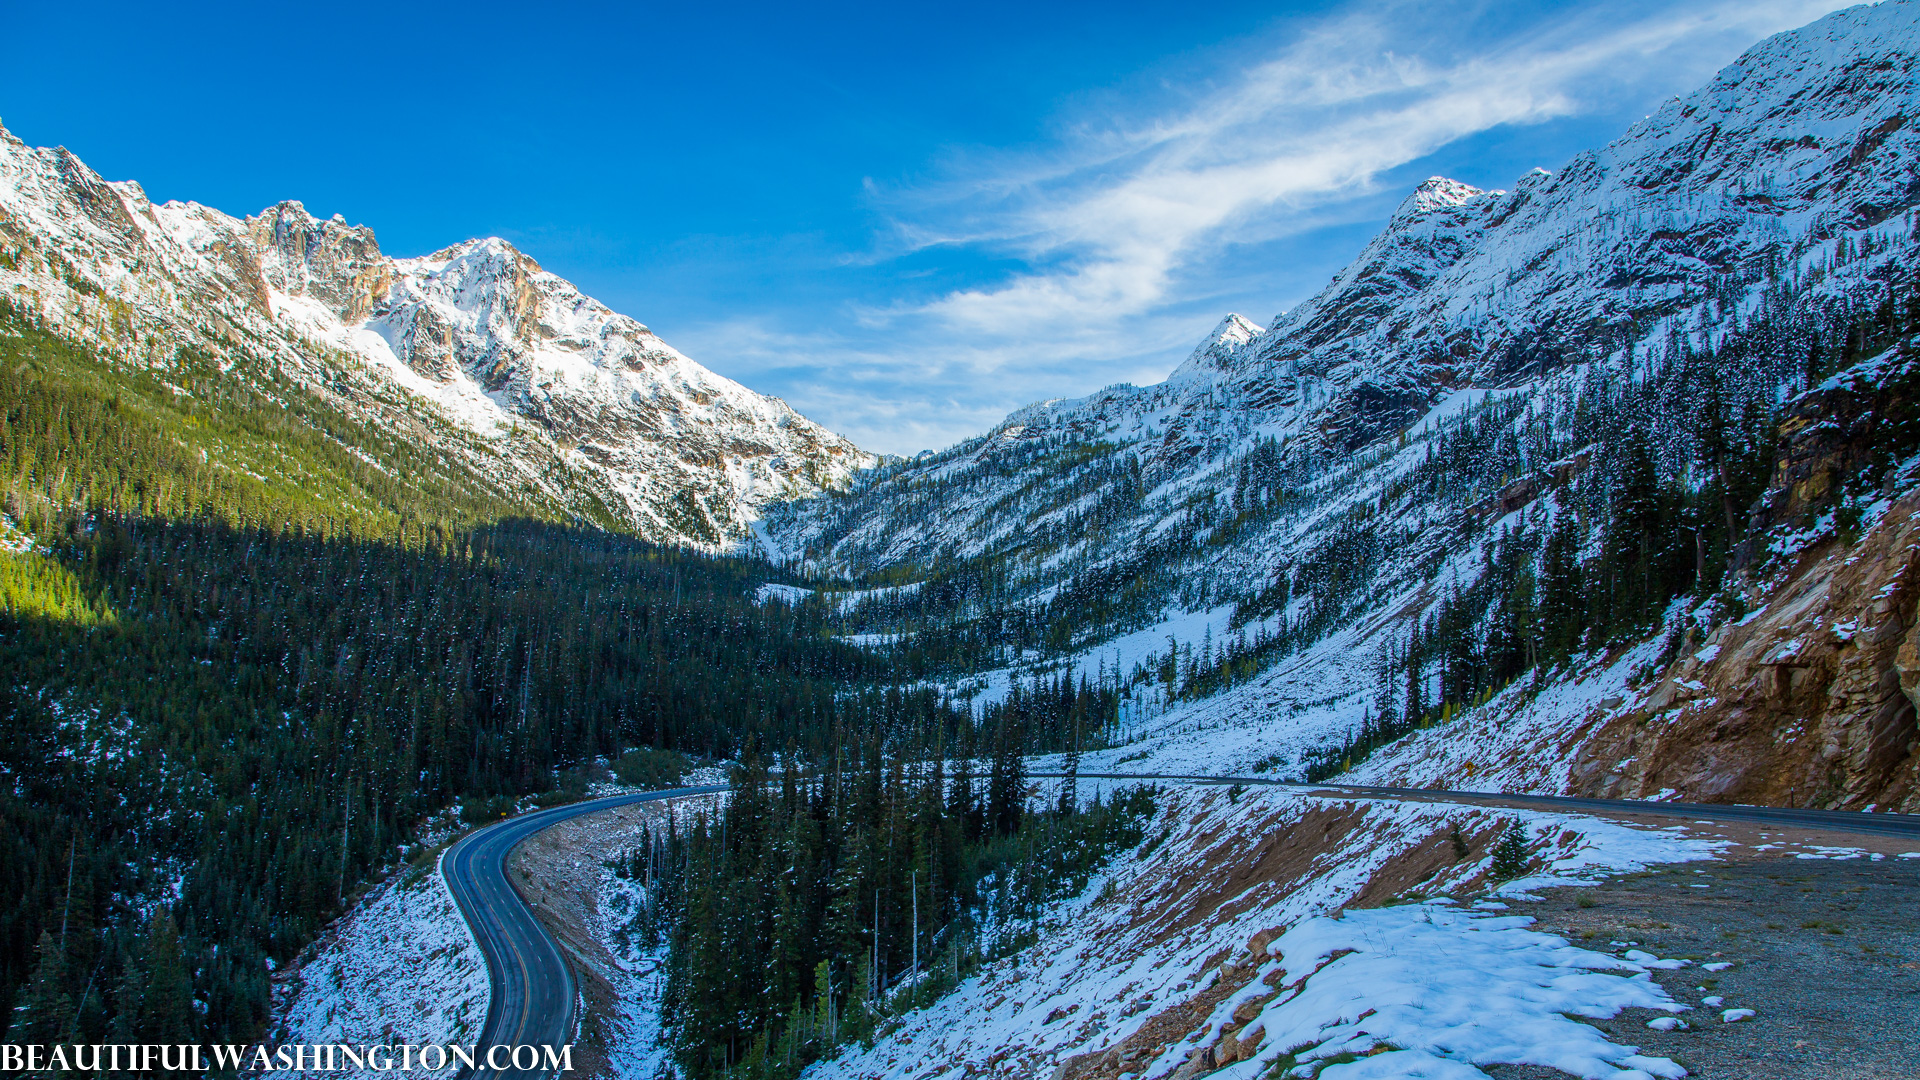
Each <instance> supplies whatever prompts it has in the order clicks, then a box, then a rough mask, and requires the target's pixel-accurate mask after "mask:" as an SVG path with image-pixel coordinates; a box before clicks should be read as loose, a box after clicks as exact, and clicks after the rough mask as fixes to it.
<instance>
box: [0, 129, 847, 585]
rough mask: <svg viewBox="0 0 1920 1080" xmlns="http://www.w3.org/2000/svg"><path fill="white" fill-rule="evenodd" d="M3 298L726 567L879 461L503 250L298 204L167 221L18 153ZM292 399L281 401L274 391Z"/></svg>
mask: <svg viewBox="0 0 1920 1080" xmlns="http://www.w3.org/2000/svg"><path fill="white" fill-rule="evenodd" d="M0 297H4V298H5V299H6V301H7V302H8V304H10V305H11V306H12V307H13V309H14V311H15V312H16V313H18V314H19V315H20V316H21V317H26V318H31V319H34V320H36V321H39V322H41V323H43V324H45V325H47V326H49V327H51V328H53V329H55V330H56V331H57V332H59V333H61V334H63V335H66V336H69V337H71V338H73V339H74V340H76V341H78V342H81V343H83V344H86V345H88V346H90V347H92V348H94V349H95V350H97V351H99V352H101V353H103V354H105V355H108V356H111V357H115V358H117V359H118V360H119V361H121V362H125V363H132V364H141V365H146V366H148V367H163V366H165V365H166V364H167V363H169V362H170V360H171V358H172V357H174V356H175V354H176V350H179V349H189V350H193V351H195V352H197V353H199V354H202V355H207V356H213V357H218V358H221V360H222V363H223V366H225V367H227V368H228V370H229V371H231V372H233V373H234V374H235V377H243V378H251V379H256V380H260V379H267V373H269V372H271V373H276V374H277V375H278V376H280V377H284V378H285V379H286V381H287V382H289V383H290V384H293V385H295V386H298V387H301V388H304V389H306V390H307V391H308V392H312V393H317V394H322V395H325V396H327V397H328V399H329V400H330V401H334V402H335V403H337V404H341V405H344V406H345V407H347V408H348V409H349V410H350V411H351V412H352V413H353V414H354V415H357V416H360V417H362V418H365V419H367V420H369V421H371V422H374V423H376V424H379V425H383V426H387V427H390V428H393V429H395V430H398V431H400V432H402V433H404V434H405V435H406V436H407V437H409V438H418V437H421V436H422V434H423V433H425V436H426V437H429V438H433V439H437V440H440V441H441V443H442V445H443V449H444V450H445V452H446V453H447V454H448V455H450V456H454V457H458V458H461V459H463V460H465V461H466V462H467V463H468V464H470V465H471V466H472V467H474V468H475V469H477V470H479V471H481V472H483V473H485V474H488V475H490V476H492V477H494V478H495V481H496V482H497V483H498V485H499V486H500V487H501V489H502V490H503V491H507V492H509V493H515V492H517V493H520V494H522V495H524V496H525V497H527V498H532V499H537V500H540V501H543V502H546V503H549V504H552V503H558V504H560V505H561V506H570V507H573V508H575V512H577V513H580V514H581V515H582V516H588V517H592V518H595V519H604V518H605V517H606V516H607V515H608V514H610V515H611V516H612V519H613V521H615V522H622V523H624V524H625V525H626V526H628V527H630V528H633V529H635V530H636V531H638V532H640V533H641V534H642V535H645V536H649V537H651V538H654V539H659V540H664V541H670V542H685V543H694V544H697V545H701V546H706V547H715V546H719V545H722V544H724V543H726V542H727V541H728V540H729V539H730V538H732V537H737V536H739V535H741V534H743V533H744V532H745V529H746V526H747V523H748V522H749V521H750V520H752V519H753V518H754V517H756V516H757V515H758V513H759V508H760V507H761V506H763V505H764V504H765V503H767V502H768V501H770V500H774V499H782V498H795V497H802V496H806V495H811V494H816V493H818V492H820V491H822V490H825V489H827V488H829V487H832V486H834V485H837V484H840V483H843V482H844V481H845V480H846V478H847V477H848V476H849V475H850V474H851V473H852V472H854V471H855V470H857V469H860V468H863V467H865V466H867V465H869V464H871V463H872V462H873V461H874V460H875V459H874V458H873V457H872V456H871V455H869V454H866V453H864V452H863V451H861V450H860V449H859V448H858V447H856V446H854V445H853V444H852V443H850V442H848V441H847V440H845V439H843V438H840V437H839V436H837V435H834V434H833V433H832V432H830V431H827V430H826V429H824V428H821V427H820V426H819V425H817V424H814V423H812V422H811V421H809V420H807V419H806V418H805V417H802V416H800V415H799V414H798V413H795V412H794V411H793V410H792V409H790V408H788V407H787V406H786V404H785V403H783V402H781V401H780V400H778V399H776V398H771V397H767V396H765V395H762V394H756V393H754V392H752V391H750V390H748V389H746V388H745V387H743V386H740V385H739V384H738V383H735V382H733V381H731V380H729V379H725V378H722V377H720V376H718V375H715V374H714V373H712V372H711V371H708V370H707V369H705V368H703V367H701V366H700V365H699V364H696V363H694V362H693V361H692V360H689V359H688V358H687V357H685V356H683V355H681V354H680V353H678V352H676V351H675V350H674V349H673V348H672V347H670V346H668V345H667V344H666V343H665V342H663V341H661V340H660V339H659V338H658V337H657V336H655V335H654V334H653V333H652V332H651V331H649V330H648V329H647V328H646V327H645V326H643V325H641V324H640V323H638V322H636V321H634V320H633V319H630V318H627V317H626V316H624V315H620V314H618V313H616V312H613V311H611V310H609V309H607V308H606V307H605V306H604V305H602V304H600V303H599V302H597V301H595V300H593V299H592V298H590V297H587V296H584V295H582V294H581V293H580V291H579V290H578V289H576V288H575V287H574V286H573V285H571V284H570V283H568V282H566V281H564V280H562V279H561V278H559V277H557V276H555V275H553V274H550V273H548V272H546V271H544V270H542V269H541V268H540V266H539V264H538V263H536V262H534V260H533V259H531V258H529V257H528V256H526V255H525V254H523V253H521V252H519V251H516V250H515V249H514V248H513V247H512V246H511V245H510V244H507V243H506V242H505V241H502V240H498V239H488V240H476V241H469V242H466V243H462V244H457V245H454V246H453V247H450V248H447V249H445V250H443V251H440V252H436V253H435V254H433V255H430V256H427V257H426V258H421V259H393V258H390V257H388V256H387V255H385V254H384V253H382V252H381V250H380V247H379V244H378V243H377V241H376V239H375V237H374V234H373V231H372V230H370V229H368V228H366V227H365V226H358V225H349V224H347V223H346V222H345V221H344V220H342V219H340V218H339V217H335V218H333V219H331V220H319V219H316V218H314V217H313V216H312V215H310V214H308V213H307V212H306V210H305V209H304V208H303V207H302V206H301V205H300V204H299V203H295V202H284V203H280V204H279V205H277V206H274V207H270V208H269V209H267V210H265V211H263V212H262V213H260V214H259V215H257V216H255V217H251V218H246V219H235V218H231V217H228V216H226V215H225V214H222V213H220V212H219V211H216V210H212V209H209V208H207V207H203V206H198V205H195V204H191V203H187V204H182V203H167V204H165V205H161V206H155V205H153V204H152V203H151V202H150V201H149V200H148V199H147V198H146V195H145V194H144V193H143V192H142V191H141V189H140V188H139V186H138V185H137V184H133V183H109V182H107V181H105V180H103V179H101V178H100V177H99V175H98V174H96V173H94V172H93V170H91V169H89V168H87V166H86V165H85V164H83V163H82V162H81V161H79V159H77V158H75V157H74V156H73V155H72V154H71V153H69V152H67V151H66V150H64V149H56V150H44V149H34V148H30V147H28V146H26V145H24V144H23V143H21V142H20V141H19V140H17V139H15V138H13V137H12V136H11V135H8V134H6V133H5V132H4V131H0ZM268 381H271V379H268Z"/></svg>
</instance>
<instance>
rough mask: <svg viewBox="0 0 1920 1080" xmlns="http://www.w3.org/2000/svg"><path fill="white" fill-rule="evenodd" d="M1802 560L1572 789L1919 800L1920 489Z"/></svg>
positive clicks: (1603, 743)
mask: <svg viewBox="0 0 1920 1080" xmlns="http://www.w3.org/2000/svg"><path fill="white" fill-rule="evenodd" d="M1795 562H1796V565H1795V566H1793V567H1792V568H1791V569H1790V570H1788V571H1787V572H1786V573H1785V574H1784V575H1783V579H1782V580H1781V581H1780V582H1778V583H1777V584H1775V585H1773V586H1772V587H1770V588H1768V589H1766V591H1765V594H1764V597H1765V606H1764V607H1762V608H1761V609H1760V610H1759V611H1757V612H1755V613H1754V614H1753V615H1752V616H1751V617H1749V618H1747V619H1745V620H1741V621H1739V622H1736V623H1732V624H1729V625H1726V626H1723V627H1721V628H1720V629H1719V630H1718V631H1717V632H1716V633H1715V634H1714V635H1713V636H1712V637H1710V638H1708V640H1707V641H1705V642H1704V643H1689V645H1688V646H1687V648H1686V651H1685V652H1684V653H1683V655H1682V656H1681V657H1680V659H1679V660H1677V661H1676V662H1675V663H1674V664H1673V666H1672V667H1671V668H1670V669H1668V671H1667V672H1666V673H1665V674H1664V676H1663V677H1662V678H1661V679H1660V680H1659V681H1658V682H1657V683H1656V684H1654V686H1653V687H1652V688H1651V690H1650V691H1649V693H1648V694H1647V696H1646V698H1645V700H1644V702H1643V703H1642V705H1641V707H1639V708H1636V709H1631V710H1628V711H1626V712H1625V713H1623V714H1621V715H1620V716H1619V717H1617V718H1615V719H1613V720H1611V721H1609V722H1607V723H1606V724H1604V725H1603V726H1602V727H1600V728H1599V729H1598V730H1597V731H1596V732H1595V733H1594V735H1593V737H1592V738H1591V739H1589V740H1587V741H1586V742H1585V743H1584V744H1583V745H1582V746H1581V747H1580V748H1579V756H1580V759H1581V762H1582V764H1581V765H1579V766H1577V767H1576V769H1575V770H1574V774H1573V775H1574V781H1575V782H1574V784H1573V788H1572V791H1573V793H1575V794H1582V795H1597V796H1603V797H1615V798H1644V797H1650V796H1654V795H1658V794H1660V793H1662V792H1666V793H1667V794H1668V796H1669V797H1671V798H1676V799H1680V800H1683V801H1693V802H1743V803H1755V804H1761V805H1775V806H1819V807H1830V808H1834V809H1845V810H1859V809H1864V808H1866V807H1868V806H1874V807H1876V808H1878V809H1880V810H1883V811H1892V810H1899V811H1906V812H1912V811H1920V730H1917V729H1916V727H1915V722H1914V717H1915V704H1916V701H1920V696H1916V691H1917V690H1920V663H1917V661H1920V650H1916V645H1917V644H1920V619H1916V608H1917V607H1920V495H1916V494H1911V493H1910V494H1908V495H1906V496H1904V497H1902V498H1900V499H1899V500H1898V501H1897V502H1895V503H1894V504H1893V505H1892V507H1891V508H1890V509H1888V511H1887V512H1886V515H1885V517H1884V518H1883V519H1882V520H1881V521H1880V522H1879V523H1878V525H1877V526H1876V527H1875V528H1874V529H1873V530H1872V531H1871V532H1869V533H1868V534H1867V535H1866V536H1865V537H1863V538H1862V539H1861V540H1860V541H1859V542H1858V543H1857V544H1853V545H1848V544H1845V543H1842V542H1840V541H1838V540H1836V541H1832V542H1829V543H1827V544H1824V545H1821V546H1820V547H1819V548H1816V549H1814V550H1811V551H1808V552H1805V553H1803V554H1801V555H1800V556H1798V557H1797V558H1796V560H1795Z"/></svg>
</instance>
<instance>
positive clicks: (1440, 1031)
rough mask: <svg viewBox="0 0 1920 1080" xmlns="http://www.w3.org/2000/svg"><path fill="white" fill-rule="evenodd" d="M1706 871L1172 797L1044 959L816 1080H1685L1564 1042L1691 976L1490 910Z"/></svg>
mask: <svg viewBox="0 0 1920 1080" xmlns="http://www.w3.org/2000/svg"><path fill="white" fill-rule="evenodd" d="M1513 822H1517V823H1519V824H1520V825H1521V826H1522V827H1523V828H1524V829H1525V830H1526V831H1527V833H1528V834H1529V837H1530V846H1531V848H1532V850H1533V852H1534V866H1533V871H1532V872H1531V873H1530V874H1528V875H1527V876H1525V877H1523V878H1521V879H1519V880H1516V881H1513V882H1510V883H1508V884H1506V885H1505V886H1503V887H1501V888H1499V889H1498V890H1497V891H1495V892H1497V895H1499V896H1500V897H1502V900H1494V899H1492V898H1491V895H1490V890H1489V886H1490V884H1491V883H1490V882H1489V880H1488V878H1487V870H1488V865H1489V858H1490V851H1491V849H1492V847H1493V844H1494V841H1495V840H1496V838H1497V837H1498V836H1499V835H1500V833H1501V832H1502V831H1503V830H1504V828H1505V827H1506V825H1507V824H1508V823H1513ZM1456 827H1457V828H1458V830H1459V831H1458V834H1457V835H1459V836H1460V838H1461V840H1462V841H1463V842H1464V843H1465V844H1466V845H1467V846H1468V848H1469V854H1468V855H1467V856H1466V857H1464V858H1460V857H1456V855H1455V848H1454V844H1453V836H1454V835H1456V834H1455V833H1454V830H1455V828H1456ZM1715 850H1717V847H1716V845H1715V844H1714V843H1713V842H1708V841H1701V840H1697V839H1692V838H1689V837H1688V836H1686V835H1685V833H1684V830H1683V829H1678V828H1675V829H1667V830H1650V829H1641V828H1635V827H1630V826H1626V825H1621V824H1617V823H1613V822H1608V821H1603V820H1600V819H1596V818H1592V817H1586V816H1581V815H1568V814H1542V813H1533V812H1523V811H1511V810H1492V809H1487V808H1481V807H1466V806H1458V805H1445V804H1414V803H1398V802H1389V801H1366V800H1329V799H1324V798H1313V797H1306V796H1298V795H1291V794H1287V793H1284V792H1280V791H1276V790H1270V789H1254V790H1236V789H1229V788H1222V787H1217V786H1214V787H1178V788H1172V789H1169V790H1167V791H1166V792H1165V793H1164V794H1163V796H1162V807H1161V810H1160V812H1159V814H1158V815H1157V816H1156V819H1155V821H1154V822H1153V824H1152V825H1151V827H1150V828H1149V830H1148V840H1147V841H1146V842H1145V843H1144V844H1143V845H1142V846H1141V848H1140V849H1139V850H1138V851H1136V852H1133V853H1130V854H1127V855H1123V856H1120V857H1119V858H1117V859H1116V861H1115V862H1114V863H1113V864H1112V865H1111V866H1109V868H1108V869H1107V870H1106V871H1105V872H1104V873H1103V874H1102V875H1100V876H1099V877H1096V878H1095V879H1094V880H1093V881H1092V882H1091V883H1090V884H1089V886H1088V888H1087V890H1086V891H1085V893H1083V894H1082V895H1081V896H1079V897H1077V898H1075V899H1074V900H1072V901H1070V902H1068V903H1066V904H1064V905H1063V906H1061V907H1060V908H1059V909H1057V910H1056V911H1055V912H1054V913H1053V914H1052V915H1050V916H1048V917H1047V918H1046V919H1045V920H1044V921H1043V924H1042V926H1041V936H1040V940H1039V942H1038V943H1037V944H1036V945H1034V946H1032V947H1030V948H1028V949H1026V950H1024V951H1023V952H1021V953H1019V954H1017V955H1015V956H1013V957H1009V958H1006V959H1002V960H999V961H997V962H995V963H993V964H990V965H988V966H987V967H986V968H985V969H983V971H982V972H981V973H979V974H977V975H975V976H973V977H971V978H969V979H967V980H966V981H965V982H963V983H962V984H961V985H960V987H959V988H957V989H956V990H955V991H954V992H953V993H951V994H949V995H947V996H946V997H945V998H943V999H942V1000H940V1001H939V1002H936V1003H935V1004H933V1005H931V1006H929V1007H928V1008H926V1009H923V1010H921V1011H919V1012H915V1013H912V1014H909V1015H907V1016H906V1017H904V1018H903V1019H902V1020H901V1021H900V1022H899V1023H898V1024H897V1026H896V1027H894V1028H892V1029H891V1030H890V1031H889V1032H888V1033H887V1034H885V1035H884V1036H883V1037H882V1038H880V1039H879V1040H878V1041H877V1042H876V1043H875V1044H874V1045H873V1046H872V1047H871V1048H865V1049H863V1048H860V1047H854V1048H851V1049H850V1050H848V1051H847V1052H846V1053H845V1054H843V1055H842V1056H841V1057H840V1058H838V1059H836V1060H833V1061H830V1062H824V1063H821V1064H819V1065H817V1066H815V1067H814V1069H813V1070H812V1076H813V1077H814V1078H815V1080H829V1078H832V1080H840V1078H847V1080H852V1078H873V1080H879V1078H888V1080H895V1078H897V1080H909V1078H920V1077H928V1076H932V1075H934V1074H935V1073H936V1072H940V1073H944V1072H945V1071H946V1070H964V1073H965V1074H966V1075H970V1076H980V1075H993V1076H1017V1077H1028V1076H1053V1077H1056V1078H1058V1080H1081V1078H1088V1080H1090V1078H1092V1077H1113V1076H1116V1075H1122V1074H1130V1075H1131V1076H1132V1077H1133V1078H1134V1080H1161V1078H1164V1077H1173V1076H1175V1075H1176V1073H1179V1074H1180V1075H1181V1076H1185V1075H1191V1074H1192V1073H1194V1072H1196V1071H1204V1070H1205V1069H1212V1068H1216V1067H1222V1068H1223V1071H1221V1072H1219V1073H1217V1074H1215V1075H1219V1076H1222V1077H1233V1078H1236V1080H1238V1078H1245V1080H1252V1078H1253V1077H1256V1076H1262V1075H1287V1076H1298V1077H1310V1076H1322V1077H1324V1078H1325V1080H1376V1078H1379V1080H1384V1078H1390V1077H1434V1078H1444V1080H1466V1078H1484V1077H1485V1075H1486V1074H1485V1073H1483V1072H1482V1071H1481V1070H1480V1069H1479V1067H1478V1066H1480V1065H1490V1064H1493V1063H1496V1062H1532V1063H1537V1064H1541V1065H1545V1066H1550V1067H1553V1068H1559V1069H1562V1070H1564V1071H1566V1072H1568V1073H1570V1074H1571V1075H1575V1076H1580V1077H1590V1078H1596V1080H1597V1078H1601V1077H1606V1078H1612V1080H1643V1078H1650V1077H1673V1076H1680V1075H1683V1072H1682V1070H1681V1069H1680V1068H1679V1067H1678V1066H1677V1065H1675V1064H1674V1063H1672V1062H1670V1061H1666V1060H1664V1059H1653V1058H1645V1057H1641V1056H1639V1055H1638V1054H1637V1052H1636V1051H1635V1050H1634V1048H1633V1047H1630V1046H1625V1045H1621V1044H1617V1043H1614V1042H1611V1041H1610V1040H1609V1039H1607V1038H1606V1036H1605V1034H1604V1033H1603V1032H1601V1031H1600V1030H1599V1029H1597V1028H1595V1027H1591V1026H1588V1025H1584V1024H1581V1023H1579V1022H1578V1021H1577V1020H1574V1019H1570V1017H1587V1018H1601V1017H1610V1016H1614V1015H1617V1014H1618V1013H1619V1012H1620V1011H1621V1010H1623V1009H1627V1008H1643V1009H1652V1010H1656V1011H1661V1012H1679V1011H1681V1010H1682V1009H1683V1008H1684V1006H1682V1005H1680V1004H1678V1003H1676V1002H1674V1001H1672V1000H1671V999H1669V998H1667V997H1666V995H1665V992H1664V991H1662V990H1661V989H1660V987H1659V986H1657V985H1656V984H1654V983H1653V982H1652V981H1651V980H1650V979H1649V978H1648V977H1647V976H1646V971H1647V969H1648V968H1649V967H1650V966H1653V965H1655V964H1658V965H1663V966H1668V965H1673V964H1676V963H1680V962H1676V961H1661V960H1659V959H1658V958H1655V957H1640V956H1634V957H1627V956H1613V955H1609V954H1606V953H1602V952H1598V951H1594V950H1591V949H1585V948H1578V947H1575V946H1573V945H1570V944H1569V943H1568V942H1567V941H1565V940H1563V939H1561V938H1558V937H1555V936H1552V935H1549V934H1543V933H1539V932H1537V931H1534V930H1532V929H1530V924H1531V922H1532V920H1531V919H1529V918H1527V917H1525V916H1521V915H1515V914H1512V913H1511V912H1510V911H1509V910H1508V909H1507V905H1506V903H1504V902H1503V901H1504V900H1514V901H1520V900H1523V899H1524V898H1525V897H1526V896H1527V890H1529V889H1533V888H1539V887H1543V886H1546V885H1549V884H1553V885H1565V884H1579V883H1581V882H1585V881H1593V880H1596V879H1598V878H1600V877H1603V876H1605V875H1607V874H1610V873H1620V872H1629V871H1633V870H1637V869H1640V868H1643V867H1645V866H1647V865H1651V864H1654V863H1662V862H1677V861H1685V860H1691V859H1702V858H1710V857H1712V855H1713V853H1714V851H1715ZM1476 897H1477V898H1478V899H1475V898H1476ZM1469 900H1472V901H1473V903H1471V905H1469V904H1468V903H1467V901H1469ZM1387 901H1414V902H1405V903H1400V904H1397V905H1393V906H1376V905H1380V904H1383V903H1386V902H1387ZM1349 1055H1350V1056H1351V1058H1357V1059H1358V1060H1354V1061H1353V1062H1352V1063H1351V1064H1341V1063H1340V1062H1344V1061H1349V1060H1351V1058H1350V1057H1349ZM1368 1055H1371V1056H1368ZM1190 1061H1196V1062H1199V1064H1197V1065H1195V1066H1194V1067H1193V1068H1189V1069H1187V1070H1186V1071H1185V1072H1184V1073H1180V1070H1181V1069H1182V1068H1183V1067H1184V1066H1186V1065H1187V1064H1188V1063H1189V1062H1190ZM936 1066H937V1068H936ZM1275 1068H1277V1069H1279V1070H1280V1071H1279V1072H1278V1073H1267V1072H1266V1070H1268V1069H1275ZM953 1075H959V1073H954V1074H953Z"/></svg>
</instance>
